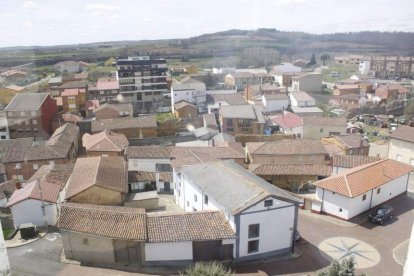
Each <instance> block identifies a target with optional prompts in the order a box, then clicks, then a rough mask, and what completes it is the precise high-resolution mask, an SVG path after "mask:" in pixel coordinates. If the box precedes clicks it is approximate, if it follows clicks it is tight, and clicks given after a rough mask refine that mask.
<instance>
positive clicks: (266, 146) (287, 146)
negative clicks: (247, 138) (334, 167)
mask: <svg viewBox="0 0 414 276" xmlns="http://www.w3.org/2000/svg"><path fill="white" fill-rule="evenodd" d="M246 148H247V151H248V152H249V154H252V155H290V154H292V155H298V154H300V155H310V154H326V150H325V148H324V147H323V146H322V144H321V142H320V140H319V139H293V140H292V139H283V140H280V141H272V142H249V143H246Z"/></svg>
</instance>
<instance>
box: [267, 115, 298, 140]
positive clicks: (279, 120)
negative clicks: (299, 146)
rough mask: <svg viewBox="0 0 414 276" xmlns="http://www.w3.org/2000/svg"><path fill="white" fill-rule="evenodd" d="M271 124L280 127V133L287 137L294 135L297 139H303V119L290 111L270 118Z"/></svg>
mask: <svg viewBox="0 0 414 276" xmlns="http://www.w3.org/2000/svg"><path fill="white" fill-rule="evenodd" d="M270 124H271V125H272V126H275V127H279V132H281V133H283V134H285V135H293V136H294V137H295V138H298V139H301V138H302V137H303V119H302V118H301V117H300V116H298V115H296V114H295V113H291V112H288V111H284V112H283V114H281V115H275V116H272V117H270Z"/></svg>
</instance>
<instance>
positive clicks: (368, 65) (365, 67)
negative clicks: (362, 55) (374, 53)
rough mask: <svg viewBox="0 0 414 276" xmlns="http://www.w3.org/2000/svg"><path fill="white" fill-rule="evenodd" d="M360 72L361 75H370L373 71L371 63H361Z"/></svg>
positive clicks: (366, 61) (365, 61) (367, 61)
mask: <svg viewBox="0 0 414 276" xmlns="http://www.w3.org/2000/svg"><path fill="white" fill-rule="evenodd" d="M358 70H359V72H360V73H361V74H368V73H369V71H370V70H371V61H369V60H363V61H361V62H360V63H359V66H358Z"/></svg>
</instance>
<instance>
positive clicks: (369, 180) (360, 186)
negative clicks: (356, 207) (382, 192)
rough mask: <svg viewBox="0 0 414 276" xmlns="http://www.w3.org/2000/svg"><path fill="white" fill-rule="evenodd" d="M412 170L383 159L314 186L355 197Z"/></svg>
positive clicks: (326, 179) (402, 164)
mask: <svg viewBox="0 0 414 276" xmlns="http://www.w3.org/2000/svg"><path fill="white" fill-rule="evenodd" d="M413 170H414V168H413V167H412V166H409V165H407V164H404V163H401V162H398V161H395V160H392V159H384V160H379V161H376V162H373V163H369V164H365V165H361V166H358V167H355V168H353V169H349V170H346V171H344V172H342V173H339V174H337V175H333V176H330V177H328V178H325V179H322V180H319V181H317V182H315V183H314V185H315V186H317V187H320V188H322V189H327V190H330V191H333V192H336V193H338V194H341V195H344V196H347V197H357V196H359V195H361V194H364V193H366V192H368V191H369V190H372V189H375V188H377V187H379V186H382V185H384V184H385V183H387V182H389V181H391V180H393V179H396V178H398V177H400V176H403V175H405V174H408V173H409V172H411V171H413Z"/></svg>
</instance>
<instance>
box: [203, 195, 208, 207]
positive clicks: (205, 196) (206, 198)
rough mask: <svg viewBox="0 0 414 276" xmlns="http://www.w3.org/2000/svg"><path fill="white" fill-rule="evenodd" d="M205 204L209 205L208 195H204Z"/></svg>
mask: <svg viewBox="0 0 414 276" xmlns="http://www.w3.org/2000/svg"><path fill="white" fill-rule="evenodd" d="M204 204H205V205H208V195H204Z"/></svg>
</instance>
